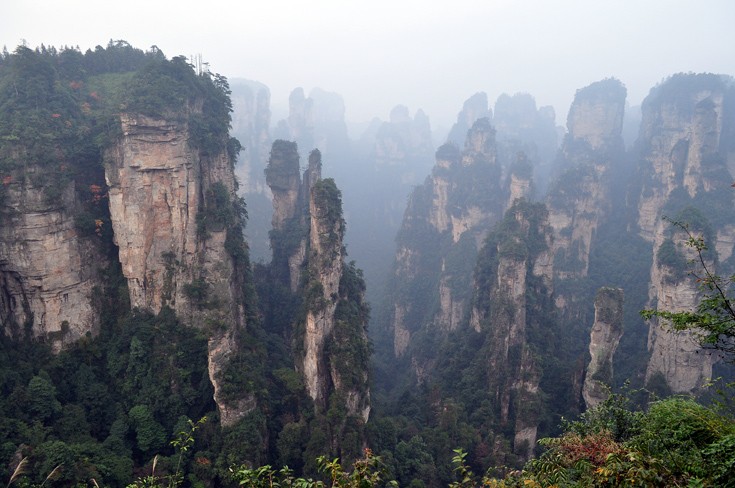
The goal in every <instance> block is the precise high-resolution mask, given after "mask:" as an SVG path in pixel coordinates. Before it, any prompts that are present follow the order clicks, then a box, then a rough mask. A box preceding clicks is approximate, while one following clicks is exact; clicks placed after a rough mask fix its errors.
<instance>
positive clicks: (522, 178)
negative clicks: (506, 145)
mask: <svg viewBox="0 0 735 488" xmlns="http://www.w3.org/2000/svg"><path fill="white" fill-rule="evenodd" d="M509 174H510V176H509V178H508V179H509V181H508V193H509V197H508V202H507V203H506V207H505V210H508V209H509V208H510V207H512V206H513V204H514V203H515V202H516V201H517V200H520V199H525V200H531V195H532V194H533V184H532V175H533V166H531V162H530V161H529V160H528V157H526V154H525V153H523V152H520V153H518V154H517V155H516V161H515V163H514V164H513V165H512V166H511V167H510V170H509Z"/></svg>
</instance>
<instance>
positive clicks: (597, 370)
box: [582, 288, 623, 409]
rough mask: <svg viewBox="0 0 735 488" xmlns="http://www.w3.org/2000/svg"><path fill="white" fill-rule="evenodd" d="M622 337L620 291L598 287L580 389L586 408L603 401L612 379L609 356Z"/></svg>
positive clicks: (621, 294) (611, 366)
mask: <svg viewBox="0 0 735 488" xmlns="http://www.w3.org/2000/svg"><path fill="white" fill-rule="evenodd" d="M622 335H623V290H622V289H620V288H600V289H599V290H598V291H597V297H596V298H595V322H594V324H593V325H592V331H591V332H590V346H589V351H590V362H589V365H588V366H587V374H586V376H585V379H584V385H583V387H582V397H583V398H584V403H585V405H586V406H587V409H591V408H594V407H596V406H597V405H599V404H600V403H602V402H603V401H605V400H606V399H607V398H608V396H609V394H610V393H609V392H610V390H609V387H610V386H611V385H612V378H613V355H614V354H615V350H616V349H617V348H618V344H619V343H620V337H621V336H622Z"/></svg>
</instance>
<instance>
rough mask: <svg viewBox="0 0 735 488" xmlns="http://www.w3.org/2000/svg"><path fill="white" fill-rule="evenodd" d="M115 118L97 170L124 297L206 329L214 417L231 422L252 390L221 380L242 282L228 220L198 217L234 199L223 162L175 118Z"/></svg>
mask: <svg viewBox="0 0 735 488" xmlns="http://www.w3.org/2000/svg"><path fill="white" fill-rule="evenodd" d="M121 123H122V136H121V137H120V139H119V141H118V143H117V144H115V145H114V146H113V147H112V148H111V149H110V150H109V151H107V153H106V160H105V177H106V179H107V184H108V185H109V187H110V190H109V195H110V215H111V219H112V226H113V230H114V235H115V243H116V244H117V245H118V247H119V252H120V263H121V265H122V271H123V275H124V276H125V278H127V280H128V289H129V291H130V302H131V305H132V306H133V307H140V308H143V309H148V310H151V311H152V312H154V313H157V312H159V311H160V310H161V308H162V307H163V306H169V307H171V308H172V309H173V310H174V311H175V312H176V313H177V315H178V316H179V318H180V319H182V320H183V321H184V322H186V323H189V324H190V325H194V326H197V327H202V328H204V329H205V330H206V331H207V332H208V333H209V375H210V380H211V381H212V384H213V386H214V391H215V393H214V398H215V401H216V402H217V405H218V407H219V410H220V417H221V422H222V424H223V425H230V424H233V423H235V422H236V421H237V420H238V419H239V418H241V417H242V416H243V415H244V414H245V413H247V412H248V411H249V410H250V409H251V408H252V407H253V405H254V399H253V398H251V397H248V398H243V399H240V400H239V401H225V399H224V398H223V397H222V393H221V384H220V373H221V371H222V369H223V368H224V367H225V365H226V364H227V362H228V361H229V358H230V357H231V356H232V354H233V353H234V351H235V349H236V343H235V332H236V330H237V328H238V327H241V326H244V318H243V315H244V310H243V307H244V305H243V304H242V300H241V299H240V293H239V290H241V289H242V286H243V284H242V283H238V282H237V278H236V276H235V272H234V265H233V261H232V258H231V257H230V256H229V254H228V253H227V251H226V250H225V240H226V237H227V231H228V229H227V228H226V226H224V225H208V223H207V222H206V217H207V215H208V214H207V211H208V210H209V211H211V212H216V211H217V209H216V208H214V207H215V206H216V205H224V204H227V205H229V204H230V200H231V199H232V198H234V195H235V193H234V175H233V168H232V164H231V162H230V161H229V158H228V156H227V154H226V153H225V152H224V151H223V152H221V153H216V154H210V155H202V154H200V152H199V151H198V150H197V149H196V148H194V147H192V146H191V145H190V144H189V134H188V129H187V127H186V125H185V124H182V123H180V122H174V121H171V120H164V119H154V118H150V117H146V116H142V115H135V114H123V115H122V116H121ZM218 199H220V200H222V199H224V200H226V201H225V202H222V201H219V202H218V201H217V200H218ZM195 289H196V290H195ZM192 290H195V291H196V293H194V292H193V291H192ZM204 301H206V303H204Z"/></svg>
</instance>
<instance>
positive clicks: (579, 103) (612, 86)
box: [548, 79, 626, 279]
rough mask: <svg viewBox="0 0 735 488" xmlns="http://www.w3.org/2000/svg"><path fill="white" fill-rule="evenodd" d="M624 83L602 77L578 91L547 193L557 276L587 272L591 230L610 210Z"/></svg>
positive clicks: (620, 148) (620, 141) (620, 146)
mask: <svg viewBox="0 0 735 488" xmlns="http://www.w3.org/2000/svg"><path fill="white" fill-rule="evenodd" d="M625 96H626V90H625V87H624V86H623V85H622V84H621V83H620V82H619V81H617V80H613V79H610V80H604V81H600V82H597V83H593V84H592V85H589V86H588V87H586V88H583V89H581V90H578V91H577V93H576V95H575V98H574V101H573V102H572V106H571V108H570V109H569V116H568V118H567V128H568V131H569V132H568V134H567V136H566V138H565V139H564V143H563V145H562V148H561V150H560V153H559V158H558V160H557V165H558V166H559V168H560V169H562V170H564V172H563V173H562V174H561V175H560V176H559V177H558V178H557V180H556V183H555V184H553V185H552V188H551V191H550V193H549V198H548V203H549V222H550V223H551V225H552V227H553V228H554V254H555V256H556V261H555V268H556V271H557V274H558V276H559V277H560V278H562V279H565V278H579V277H584V276H587V272H588V268H589V254H590V249H591V246H592V240H593V238H594V235H595V232H596V230H597V229H598V227H599V226H600V224H601V221H602V220H603V219H604V218H605V216H606V215H607V214H609V213H610V204H611V202H610V191H611V188H610V171H611V166H612V165H614V164H615V163H616V162H619V161H618V160H619V159H620V158H621V157H622V154H623V139H622V135H621V134H622V128H623V110H624V107H625Z"/></svg>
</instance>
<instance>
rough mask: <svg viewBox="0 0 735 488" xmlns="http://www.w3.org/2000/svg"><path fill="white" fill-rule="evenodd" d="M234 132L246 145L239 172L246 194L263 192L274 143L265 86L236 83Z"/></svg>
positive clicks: (234, 89)
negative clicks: (267, 165)
mask: <svg viewBox="0 0 735 488" xmlns="http://www.w3.org/2000/svg"><path fill="white" fill-rule="evenodd" d="M230 86H231V87H232V105H233V119H232V133H233V134H235V135H236V136H237V138H238V140H239V141H240V142H241V143H242V145H243V150H242V152H241V153H240V156H239V157H238V161H237V166H236V168H235V172H236V175H237V178H238V181H239V182H240V193H241V194H243V195H247V194H253V193H263V192H264V191H265V190H266V186H265V185H264V184H263V183H264V182H263V179H262V174H263V173H262V172H263V169H265V163H266V159H267V155H268V150H269V148H270V145H271V141H270V132H269V131H270V121H271V110H270V98H271V95H270V90H268V87H266V86H265V85H263V84H261V83H258V82H255V81H246V80H233V81H232V82H231V84H230Z"/></svg>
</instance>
